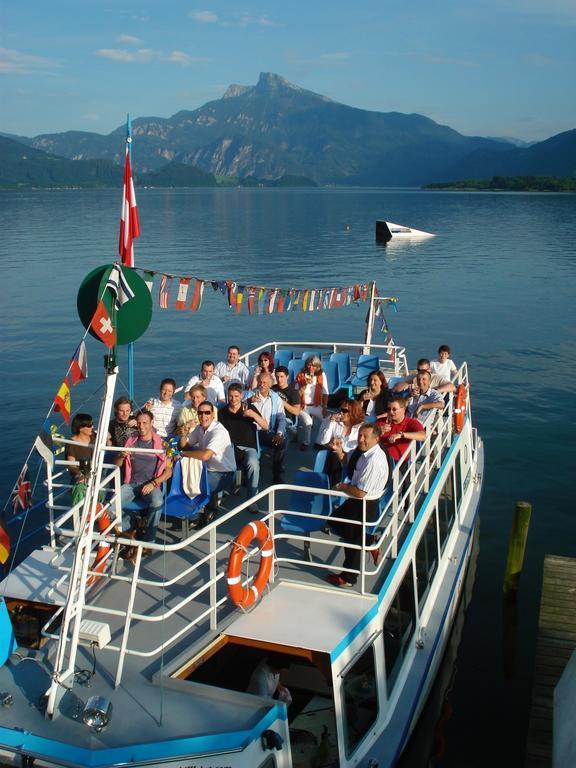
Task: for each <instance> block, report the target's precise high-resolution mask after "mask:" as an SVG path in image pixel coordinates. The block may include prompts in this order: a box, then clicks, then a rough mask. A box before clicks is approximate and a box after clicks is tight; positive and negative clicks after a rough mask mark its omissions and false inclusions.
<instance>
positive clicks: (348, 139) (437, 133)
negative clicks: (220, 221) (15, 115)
mask: <svg viewBox="0 0 576 768" xmlns="http://www.w3.org/2000/svg"><path fill="white" fill-rule="evenodd" d="M132 132H133V136H134V168H135V173H137V174H140V175H143V174H146V173H155V172H159V171H160V169H162V168H165V169H166V166H168V168H167V169H166V170H163V171H162V173H161V175H160V176H159V177H157V181H158V184H165V185H168V186H173V185H180V184H184V185H185V186H187V185H188V180H187V176H186V174H185V172H184V171H183V169H182V168H180V166H189V167H190V166H196V167H197V168H198V169H199V170H200V171H203V172H204V173H206V174H209V175H212V176H214V177H217V178H220V177H232V178H235V179H240V180H243V179H247V178H248V177H253V179H258V180H260V181H262V182H265V183H268V182H275V181H277V180H279V179H282V178H289V177H293V178H297V177H305V178H307V179H310V180H311V181H312V182H313V183H316V184H320V185H356V186H420V185H423V184H428V183H431V182H435V181H440V180H442V179H456V180H457V179H463V178H490V177H492V176H496V175H503V176H509V175H530V174H539V175H540V174H547V175H557V176H572V175H574V173H575V163H574V156H575V154H576V132H575V131H568V132H567V133H565V134H559V136H556V137H552V138H550V139H548V140H547V141H545V142H539V143H537V144H534V145H532V146H529V147H523V146H520V147H517V146H514V145H513V144H512V143H510V142H509V141H506V140H497V139H486V138H481V137H473V136H463V135H461V134H460V133H458V132H457V131H454V130H453V129H452V128H449V127H448V126H445V125H439V124H438V123H435V122H434V121H433V120H430V119H429V118H427V117H424V116H422V115H418V114H410V115H408V114H401V113H399V112H389V113H382V112H371V111H367V110H362V109H356V108H354V107H350V106H347V105H345V104H339V103H337V102H335V101H332V100H330V99H328V98H326V97H325V96H321V95H319V94H316V93H313V92H312V91H307V90H305V89H303V88H300V87H299V86H297V85H293V84H291V83H289V82H288V81H286V80H284V79H283V78H282V77H280V76H279V75H275V74H272V73H269V72H264V73H262V74H261V75H260V79H259V80H258V83H257V84H256V85H254V86H244V85H231V86H230V87H229V88H228V90H227V91H226V93H225V94H224V96H223V97H222V98H221V99H217V100H215V101H211V102H208V103H207V104H205V105H204V106H202V107H200V108H198V109H196V110H193V111H182V112H178V113H176V114H175V115H173V116H172V117H170V118H160V117H141V118H138V119H136V120H133V122H132ZM124 136H125V128H124V126H121V127H119V128H117V129H116V130H115V131H113V132H112V133H110V134H109V135H107V136H102V135H100V134H95V133H88V132H83V131H67V132H65V133H56V134H44V135H41V136H36V137H34V138H32V139H23V138H22V139H21V140H22V141H24V142H25V143H29V144H30V145H31V146H32V147H33V148H35V149H39V150H43V151H45V152H47V153H48V154H50V155H56V156H60V157H64V158H67V159H69V160H75V161H87V160H95V159H99V160H106V161H109V162H112V163H119V164H121V163H122V162H123V156H124ZM194 178H196V180H197V181H198V182H200V181H201V177H199V176H195V177H194ZM168 179H171V180H172V181H173V182H174V183H172V182H170V183H169V182H168ZM204 182H206V183H207V180H206V179H204V180H203V181H202V183H204ZM247 183H248V184H251V183H253V182H252V181H247Z"/></svg>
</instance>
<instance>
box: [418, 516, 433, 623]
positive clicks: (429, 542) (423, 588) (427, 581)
mask: <svg viewBox="0 0 576 768" xmlns="http://www.w3.org/2000/svg"><path fill="white" fill-rule="evenodd" d="M437 567H438V538H437V533H436V515H435V514H432V515H430V518H429V520H428V523H427V525H426V528H425V530H424V533H423V534H422V538H421V539H420V543H419V544H418V548H417V549H416V587H417V590H418V607H419V609H420V610H421V609H422V606H423V605H424V601H425V599H426V596H427V595H428V592H429V590H430V585H431V584H432V579H433V578H434V574H435V573H436V568H437Z"/></svg>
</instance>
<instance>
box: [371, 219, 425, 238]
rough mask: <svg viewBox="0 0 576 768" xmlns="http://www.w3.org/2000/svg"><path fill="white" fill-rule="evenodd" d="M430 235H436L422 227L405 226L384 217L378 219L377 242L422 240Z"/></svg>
mask: <svg viewBox="0 0 576 768" xmlns="http://www.w3.org/2000/svg"><path fill="white" fill-rule="evenodd" d="M428 237H435V235H434V234H433V233H432V232H423V231H422V230H421V229H414V228H413V227H405V226H404V225H403V224H394V223H393V222H392V221H384V220H382V219H379V220H378V221H376V242H377V243H388V242H390V241H393V242H394V241H410V240H420V239H425V238H428Z"/></svg>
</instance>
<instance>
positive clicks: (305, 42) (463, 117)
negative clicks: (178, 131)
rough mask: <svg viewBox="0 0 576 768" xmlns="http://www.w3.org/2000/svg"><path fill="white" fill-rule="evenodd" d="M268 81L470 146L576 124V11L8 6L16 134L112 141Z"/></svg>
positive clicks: (10, 103) (555, 5)
mask: <svg viewBox="0 0 576 768" xmlns="http://www.w3.org/2000/svg"><path fill="white" fill-rule="evenodd" d="M261 71H268V72H275V73H277V74H280V75H282V76H283V77H285V78H287V79H288V80H290V81H291V82H293V83H295V84H297V85H300V86H302V87H304V88H307V89H309V90H312V91H315V92H317V93H322V94H324V95H326V96H329V97H330V98H332V99H334V100H336V101H340V102H342V103H345V104H349V105H351V106H355V107H359V108H362V109H372V110H376V111H381V112H389V111H398V112H407V113H412V112H417V113H420V114H423V115H426V116H427V117H430V118H432V119H433V120H436V121H437V122H440V123H443V124H446V125H450V126H451V127H452V128H455V129H456V130H458V131H460V132H461V133H464V134H467V135H482V136H511V137H516V138H520V139H524V140H539V139H544V138H547V137H548V136H551V135H553V134H555V133H559V132H561V131H565V130H569V129H571V128H574V127H576V88H575V85H576V77H575V75H576V2H574V0H457V1H456V0H436V1H435V0H379V1H375V0H367V1H363V0H358V1H357V2H356V3H352V2H350V0H345V1H344V0H331V1H330V2H320V1H319V0H309V1H308V2H301V0H289V2H287V1H286V0H283V2H273V1H271V0H268V2H267V3H263V2H259V1H258V0H246V2H244V0H235V1H234V2H230V0H227V1H225V0H222V1H220V0H199V2H198V3H197V4H196V3H194V2H182V1H181V0H164V1H163V2H161V0H154V2H152V0H97V1H96V0H76V1H75V2H72V0H52V1H51V2H49V1H48V0H26V1H25V2H22V1H21V0H2V4H1V5H0V99H1V103H0V106H1V112H0V115H1V117H0V130H1V131H4V132H8V133H15V134H22V135H26V136H34V135H37V134H40V133H50V132H54V131H63V130H87V131H96V132H98V133H109V132H110V131H112V130H114V129H115V128H116V127H118V126H119V125H121V124H122V123H123V122H124V120H125V115H126V112H128V111H129V112H130V113H131V115H132V118H133V119H134V118H136V117H141V116H159V117H169V116H170V115H172V114H174V113H175V112H178V111H179V110H181V109H195V108H196V107H199V106H201V105H202V104H204V103H205V102H206V101H210V100H212V99H216V98H219V97H220V96H221V95H222V94H223V93H224V91H225V89H226V87H227V86H228V85H229V84H230V83H240V84H243V85H251V84H254V83H256V81H257V80H258V75H259V73H260V72H261Z"/></svg>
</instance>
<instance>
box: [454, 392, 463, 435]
mask: <svg viewBox="0 0 576 768" xmlns="http://www.w3.org/2000/svg"><path fill="white" fill-rule="evenodd" d="M465 417H466V386H465V385H464V384H458V389H457V390H456V400H455V402H454V431H455V432H456V434H457V435H459V434H460V432H462V429H463V428H464V418H465Z"/></svg>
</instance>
